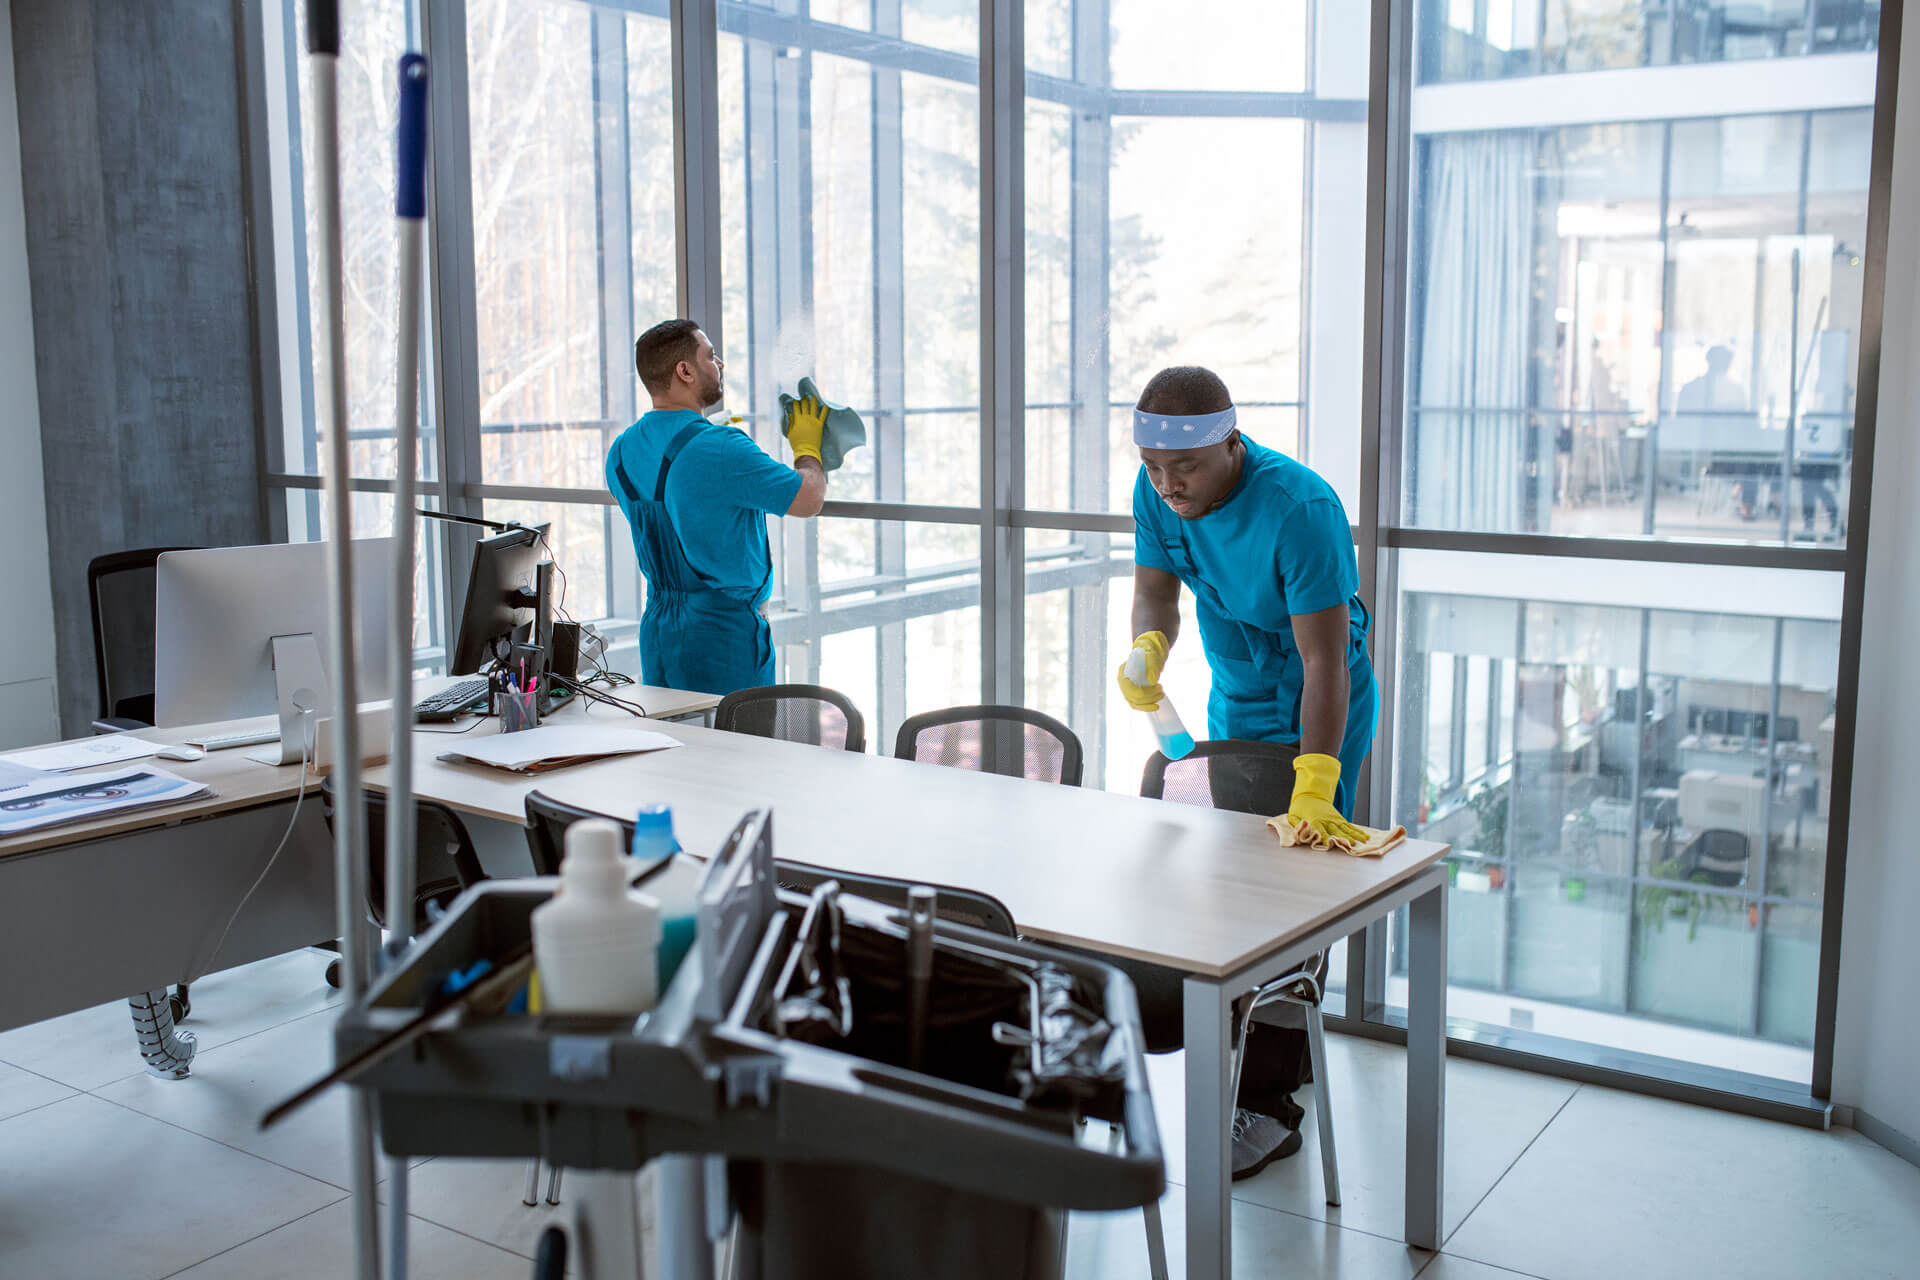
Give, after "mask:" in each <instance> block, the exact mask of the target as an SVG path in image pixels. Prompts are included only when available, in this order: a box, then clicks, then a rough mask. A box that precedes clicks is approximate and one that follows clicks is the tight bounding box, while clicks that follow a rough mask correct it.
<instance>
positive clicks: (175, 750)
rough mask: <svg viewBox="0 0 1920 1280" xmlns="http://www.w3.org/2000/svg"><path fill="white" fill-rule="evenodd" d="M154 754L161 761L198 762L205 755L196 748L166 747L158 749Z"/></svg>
mask: <svg viewBox="0 0 1920 1280" xmlns="http://www.w3.org/2000/svg"><path fill="white" fill-rule="evenodd" d="M154 754H155V755H157V756H159V757H160V758H161V759H162V760H198V759H199V758H200V757H201V756H204V755H206V754H207V753H206V752H204V751H202V750H200V749H199V748H198V747H187V746H178V747H175V746H167V747H162V748H160V750H158V751H156V752H154Z"/></svg>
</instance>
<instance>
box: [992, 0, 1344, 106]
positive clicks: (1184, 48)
mask: <svg viewBox="0 0 1920 1280" xmlns="http://www.w3.org/2000/svg"><path fill="white" fill-rule="evenodd" d="M1109 5H1110V10H1109V12H1110V13H1111V16H1112V23H1113V34H1112V36H1111V37H1110V39H1111V40H1112V44H1113V83H1114V85H1115V87H1116V88H1121V89H1215V90H1222V89H1235V90H1251V91H1264V92H1268V93H1274V92H1278V93H1299V92H1301V91H1302V90H1304V89H1305V88H1306V87H1307V56H1306V51H1307V48H1308V34H1307V33H1308V26H1307V7H1308V6H1307V3H1306V0H1267V2H1266V3H1264V4H1257V5H1250V4H1244V3H1241V0H1187V3H1186V4H1183V5H1182V6H1181V7H1180V13H1179V18H1178V20H1177V21H1170V20H1169V17H1170V15H1169V13H1168V10H1167V7H1166V5H1165V4H1164V3H1162V0H1109ZM1343 17H1344V15H1343ZM1028 57H1029V61H1031V58H1032V55H1031V54H1029V55H1028Z"/></svg>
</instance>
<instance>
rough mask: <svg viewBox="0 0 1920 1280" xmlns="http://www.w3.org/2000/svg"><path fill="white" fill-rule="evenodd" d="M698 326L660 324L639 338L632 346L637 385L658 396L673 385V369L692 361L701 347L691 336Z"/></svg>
mask: <svg viewBox="0 0 1920 1280" xmlns="http://www.w3.org/2000/svg"><path fill="white" fill-rule="evenodd" d="M698 332H700V326H699V325H697V324H695V323H694V322H693V321H691V320H662V321H661V322H660V323H659V324H657V325H655V326H653V328H651V329H649V330H647V331H646V332H645V333H643V334H641V335H640V338H639V340H638V341H636V342H635V343H634V344H633V367H634V370H635V372H637V373H638V374H639V375H640V385H641V386H643V387H645V388H646V389H647V390H648V391H650V392H652V393H653V394H654V395H659V394H660V393H661V392H662V391H665V390H666V389H667V388H668V387H671V386H672V385H673V369H674V366H675V365H677V364H679V363H680V362H681V361H682V360H691V359H693V355H694V352H696V351H698V350H699V349H700V343H699V342H698V341H697V340H695V338H694V336H693V335H694V334H696V333H698Z"/></svg>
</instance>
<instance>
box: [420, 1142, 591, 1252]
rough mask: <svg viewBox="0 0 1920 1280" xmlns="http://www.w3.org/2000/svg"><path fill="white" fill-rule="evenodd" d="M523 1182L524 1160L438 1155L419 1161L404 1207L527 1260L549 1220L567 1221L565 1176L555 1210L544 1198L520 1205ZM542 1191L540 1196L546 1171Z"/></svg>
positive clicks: (525, 1176)
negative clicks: (558, 1204)
mask: <svg viewBox="0 0 1920 1280" xmlns="http://www.w3.org/2000/svg"><path fill="white" fill-rule="evenodd" d="M526 1181H527V1162H526V1161H525V1160H460V1159H454V1158H452V1157H448V1156H441V1157H439V1158H438V1159H435V1160H432V1161H430V1162H428V1163H427V1164H424V1165H421V1166H420V1167H419V1168H417V1169H415V1170H414V1171H413V1173H412V1175H411V1176H410V1177H409V1179H408V1188H407V1209H408V1211H409V1212H410V1213H412V1214H413V1215H414V1216H415V1217H418V1218H425V1219H426V1220H427V1221H429V1222H434V1223H438V1224H439V1225H440V1226H443V1227H447V1228H450V1229H452V1230H454V1231H458V1232H460V1233H461V1234H463V1235H468V1236H472V1237H473V1238H474V1239H476V1240H484V1241H486V1242H487V1243H488V1244H492V1245H497V1246H499V1247H500V1248H502V1249H508V1250H511V1251H512V1252H514V1253H517V1254H520V1255H522V1256H524V1257H527V1258H531V1257H533V1251H534V1249H535V1248H536V1247H537V1246H538V1244H539V1241H540V1233H541V1231H543V1230H544V1229H545V1228H546V1225H547V1223H549V1222H554V1221H558V1222H560V1223H562V1224H564V1223H565V1222H566V1215H567V1203H568V1202H569V1197H568V1195H567V1184H566V1179H565V1177H564V1176H563V1177H562V1178H561V1182H560V1199H561V1204H560V1206H559V1207H558V1208H553V1207H550V1206H548V1205H547V1204H546V1203H545V1202H544V1200H543V1201H542V1203H541V1204H540V1205H538V1206H537V1207H535V1208H531V1209H529V1208H528V1207H527V1206H526V1205H524V1204H521V1203H520V1193H521V1192H522V1191H523V1190H525V1188H526ZM540 1191H541V1194H542V1195H543V1196H544V1195H545V1193H546V1178H545V1177H544V1175H543V1176H542V1178H541V1186H540Z"/></svg>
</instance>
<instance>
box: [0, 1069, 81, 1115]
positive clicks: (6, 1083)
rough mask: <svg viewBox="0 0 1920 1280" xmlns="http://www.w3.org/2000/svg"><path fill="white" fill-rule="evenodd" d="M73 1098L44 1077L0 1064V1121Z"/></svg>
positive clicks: (59, 1086) (54, 1082)
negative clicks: (50, 1103)
mask: <svg viewBox="0 0 1920 1280" xmlns="http://www.w3.org/2000/svg"><path fill="white" fill-rule="evenodd" d="M72 1096H73V1090H72V1089H69V1088H68V1087H67V1086H66V1085H64V1084H61V1083H59V1082H58V1081H55V1080H49V1079H47V1078H46V1077H45V1076H37V1075H35V1074H33V1072H31V1071H22V1070H21V1069H20V1068H18V1067H10V1066H8V1065H7V1064H6V1063H4V1062H0V1120H5V1119H6V1118H7V1117H8V1116H17V1115H19V1114H20V1113H21V1112H23V1111H31V1110H33V1109H34V1108H35V1107H44V1106H46V1105H47V1104H48V1103H49V1102H58V1101H60V1099H62V1098H70V1097H72Z"/></svg>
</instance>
